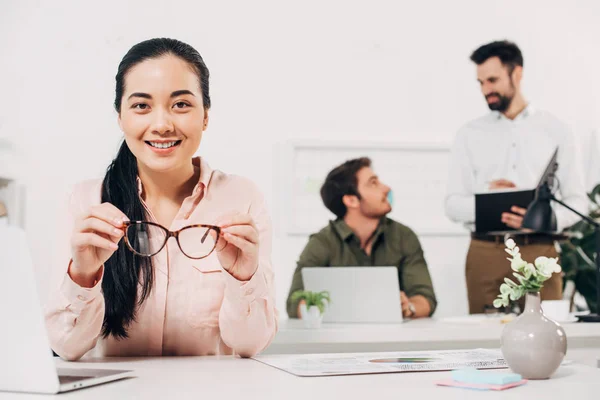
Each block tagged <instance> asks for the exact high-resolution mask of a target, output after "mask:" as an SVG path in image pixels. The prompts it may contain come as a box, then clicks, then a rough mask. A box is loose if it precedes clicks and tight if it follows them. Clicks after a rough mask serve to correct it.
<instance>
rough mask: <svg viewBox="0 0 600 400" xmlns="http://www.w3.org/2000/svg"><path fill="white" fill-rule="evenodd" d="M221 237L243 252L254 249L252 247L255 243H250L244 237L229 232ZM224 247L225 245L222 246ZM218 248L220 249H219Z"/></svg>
mask: <svg viewBox="0 0 600 400" xmlns="http://www.w3.org/2000/svg"><path fill="white" fill-rule="evenodd" d="M223 238H224V239H225V240H226V241H227V242H228V243H231V244H232V245H234V246H235V247H237V248H238V249H240V250H241V251H243V252H249V251H252V250H253V249H254V247H256V244H255V243H251V242H249V241H247V240H246V239H244V238H241V237H239V236H235V235H232V234H231V233H225V234H224V235H223ZM224 248H225V246H224V247H223V249H224ZM220 250H222V249H220Z"/></svg>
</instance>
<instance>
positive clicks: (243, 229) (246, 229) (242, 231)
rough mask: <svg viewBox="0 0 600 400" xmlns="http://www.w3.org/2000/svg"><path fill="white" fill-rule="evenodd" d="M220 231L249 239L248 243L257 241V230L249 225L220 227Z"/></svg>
mask: <svg viewBox="0 0 600 400" xmlns="http://www.w3.org/2000/svg"><path fill="white" fill-rule="evenodd" d="M221 232H223V234H230V235H234V236H238V237H241V238H243V239H245V240H247V241H249V242H250V243H254V244H257V243H258V232H256V229H255V228H254V227H252V226H250V225H235V226H229V227H227V228H224V229H222V230H221Z"/></svg>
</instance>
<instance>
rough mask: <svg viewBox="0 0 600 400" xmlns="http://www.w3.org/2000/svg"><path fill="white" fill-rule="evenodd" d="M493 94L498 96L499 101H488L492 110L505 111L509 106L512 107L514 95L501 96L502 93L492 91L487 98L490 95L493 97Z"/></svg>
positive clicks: (486, 97)
mask: <svg viewBox="0 0 600 400" xmlns="http://www.w3.org/2000/svg"><path fill="white" fill-rule="evenodd" d="M492 96H496V97H497V98H498V101H496V102H494V103H488V107H489V108H490V110H492V111H500V112H504V111H506V110H508V107H510V103H511V102H512V99H513V97H509V96H501V95H500V93H495V92H494V93H490V94H488V95H487V96H485V99H486V100H487V99H488V97H492Z"/></svg>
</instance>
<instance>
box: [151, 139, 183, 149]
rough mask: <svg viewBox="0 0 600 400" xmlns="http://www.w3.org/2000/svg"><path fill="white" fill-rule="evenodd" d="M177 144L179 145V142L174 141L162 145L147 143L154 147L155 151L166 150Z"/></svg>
mask: <svg viewBox="0 0 600 400" xmlns="http://www.w3.org/2000/svg"><path fill="white" fill-rule="evenodd" d="M177 143H179V140H176V141H174V142H162V143H157V142H148V144H149V145H150V146H152V147H156V148H157V149H168V148H169V147H173V146H175V145H176V144H177Z"/></svg>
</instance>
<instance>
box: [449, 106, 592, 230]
mask: <svg viewBox="0 0 600 400" xmlns="http://www.w3.org/2000/svg"><path fill="white" fill-rule="evenodd" d="M556 147H558V159H557V161H558V170H557V172H556V177H557V178H558V181H559V183H560V188H559V190H558V192H557V193H555V195H556V197H557V198H560V199H561V200H562V201H564V202H565V203H567V204H568V205H569V206H571V207H573V208H574V209H576V210H577V211H580V212H583V213H586V211H587V204H588V203H587V196H586V192H585V185H584V177H583V167H582V161H581V155H580V153H579V147H578V146H577V144H576V141H575V137H574V136H573V134H572V133H571V131H570V129H569V128H568V127H567V126H566V125H565V124H564V123H562V122H561V121H559V120H558V119H557V118H555V117H554V116H552V115H551V114H549V113H547V112H544V111H541V110H535V109H534V108H533V107H532V106H528V107H526V108H525V109H524V110H523V111H522V112H521V113H520V114H519V115H518V116H517V117H516V118H515V119H514V120H510V119H508V118H506V117H505V116H504V115H503V114H502V113H500V112H497V111H492V112H491V113H489V114H487V115H485V116H483V117H481V118H478V119H476V120H473V121H471V122H469V123H467V124H466V125H465V126H463V127H462V128H461V129H460V130H459V131H458V133H457V135H456V139H455V141H454V145H453V146H452V152H451V156H450V168H449V171H448V180H447V189H446V202H445V207H446V215H447V216H448V218H450V219H451V220H453V221H456V222H462V223H464V224H465V225H466V226H467V227H469V228H470V229H472V228H473V223H474V221H475V193H484V192H489V191H490V190H489V184H490V182H491V181H493V180H497V179H507V180H509V181H512V182H513V183H514V184H515V185H516V186H517V189H534V188H535V187H536V185H537V184H538V182H539V179H540V177H541V176H542V173H543V172H544V170H545V168H546V166H547V164H548V162H549V161H550V157H551V156H552V153H553V152H554V149H555V148H556ZM552 207H553V208H554V211H555V213H556V219H557V224H558V230H559V231H560V230H562V229H563V228H566V227H568V226H570V225H572V224H574V223H575V222H577V221H578V220H579V219H580V217H578V216H577V215H576V214H575V213H573V212H571V211H570V210H567V209H566V208H565V207H563V206H561V205H560V204H557V203H554V202H553V203H552Z"/></svg>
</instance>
